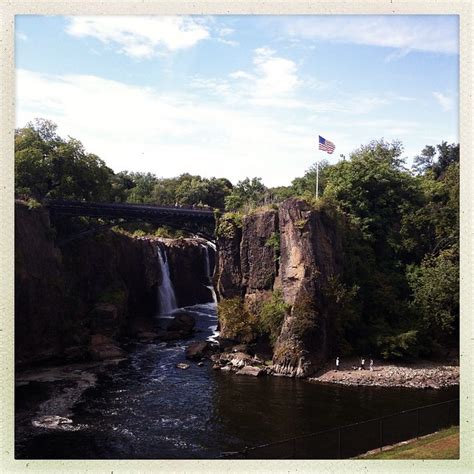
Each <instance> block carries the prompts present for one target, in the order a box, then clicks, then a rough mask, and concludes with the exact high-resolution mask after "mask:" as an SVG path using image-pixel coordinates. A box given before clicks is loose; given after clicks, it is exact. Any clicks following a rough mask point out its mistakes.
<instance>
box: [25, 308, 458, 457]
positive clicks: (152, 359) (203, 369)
mask: <svg viewBox="0 0 474 474" xmlns="http://www.w3.org/2000/svg"><path fill="white" fill-rule="evenodd" d="M186 309H187V310H188V311H190V312H192V313H193V314H194V315H195V317H196V319H197V324H196V329H197V332H196V334H195V336H194V337H193V338H191V339H188V340H185V341H178V342H172V343H136V342H135V343H130V344H129V346H128V350H129V351H130V355H129V357H128V358H127V359H126V360H123V361H121V362H120V363H118V364H115V365H107V366H106V368H105V370H104V368H102V370H101V371H100V373H99V375H98V376H97V381H96V383H95V385H94V386H91V387H90V388H88V389H87V390H85V391H84V392H83V393H82V395H81V396H80V398H79V399H78V400H77V401H75V403H73V405H72V407H71V408H70V409H69V410H68V413H67V415H68V416H69V418H70V421H71V423H69V424H66V425H64V429H51V428H48V427H44V426H41V425H39V426H33V424H32V421H33V420H35V419H37V417H38V414H39V413H40V412H39V408H38V407H42V408H41V410H42V411H41V410H40V411H41V413H42V414H43V415H44V414H45V413H47V414H50V415H55V414H60V415H62V416H63V415H64V414H65V413H60V411H59V408H58V409H57V410H56V412H55V406H56V407H57V406H59V405H60V404H61V403H60V401H61V397H63V398H64V397H67V394H68V391H67V387H68V383H67V382H64V381H63V382H58V381H56V382H54V381H52V380H53V379H51V380H49V381H48V379H47V378H46V379H45V377H43V378H42V379H41V381H38V380H35V379H34V376H32V377H30V379H29V382H28V383H25V382H23V383H21V384H18V387H17V391H16V425H17V429H16V457H17V458H19V459H94V458H95V459H120V458H123V459H168V458H176V459H196V458H216V457H219V456H220V455H221V453H223V452H228V451H234V450H240V449H243V448H244V447H245V446H255V445H259V444H263V443H267V442H271V441H277V440H280V439H284V438H289V437H292V436H298V435H302V434H307V433H312V432H316V431H319V430H323V429H326V428H332V427H335V426H340V425H345V424H348V423H353V422H357V421H362V420H367V419H371V418H376V417H379V416H383V415H387V414H391V413H395V412H399V411H402V410H406V409H409V408H414V407H418V406H423V405H427V404H432V403H437V402H440V401H444V400H448V399H452V398H456V397H458V394H459V391H458V388H457V387H456V388H451V389H446V390H415V389H394V388H390V389H385V388H380V387H346V386H340V385H329V384H328V385H323V384H316V383H312V382H308V381H305V380H296V379H289V378H284V377H258V378H256V377H246V376H236V375H232V374H228V373H221V372H220V371H214V370H212V367H211V363H210V362H209V361H206V362H205V363H204V365H202V366H199V365H198V364H197V363H193V362H187V361H186V360H185V357H184V350H185V348H186V346H187V345H188V344H190V343H191V342H192V341H196V340H202V339H207V338H212V336H213V335H215V327H216V324H217V316H216V306H215V304H214V303H209V304H205V305H196V306H192V307H188V308H186ZM180 362H187V363H189V364H190V367H189V368H188V369H186V370H183V369H179V368H177V367H176V364H177V363H180ZM76 372H80V371H79V370H76ZM20 378H21V377H20ZM48 384H49V385H52V384H56V386H57V390H56V392H58V391H59V396H57V397H56V399H55V403H53V404H52V403H48V400H47V398H48V396H50V395H48V393H49V394H51V390H50V387H49V388H48ZM48 390H49V391H48ZM49 402H51V400H49ZM45 407H47V408H45ZM48 410H49V411H48Z"/></svg>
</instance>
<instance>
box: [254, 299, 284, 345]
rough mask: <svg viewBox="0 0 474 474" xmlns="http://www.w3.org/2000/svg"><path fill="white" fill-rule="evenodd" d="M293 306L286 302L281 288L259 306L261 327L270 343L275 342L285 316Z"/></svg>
mask: <svg viewBox="0 0 474 474" xmlns="http://www.w3.org/2000/svg"><path fill="white" fill-rule="evenodd" d="M290 308H291V306H290V305H288V304H286V303H285V301H284V299H283V294H282V292H281V290H275V291H274V292H273V293H272V296H271V298H270V299H269V300H267V301H264V302H263V303H262V304H261V305H260V308H259V312H258V321H259V328H260V331H261V332H262V333H263V334H267V335H268V337H269V339H270V343H271V344H272V345H274V344H275V342H276V340H277V338H278V336H279V335H280V332H281V327H282V325H283V321H284V319H285V316H286V315H287V314H288V313H289V310H290Z"/></svg>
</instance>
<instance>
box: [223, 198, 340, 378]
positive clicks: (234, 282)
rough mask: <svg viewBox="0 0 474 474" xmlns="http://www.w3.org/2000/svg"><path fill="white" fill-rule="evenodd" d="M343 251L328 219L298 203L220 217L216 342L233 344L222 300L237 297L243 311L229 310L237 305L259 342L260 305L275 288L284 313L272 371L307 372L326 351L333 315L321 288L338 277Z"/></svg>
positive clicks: (313, 367)
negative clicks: (229, 340) (237, 216)
mask: <svg viewBox="0 0 474 474" xmlns="http://www.w3.org/2000/svg"><path fill="white" fill-rule="evenodd" d="M341 254H342V249H341V242H340V238H339V236H338V234H337V232H336V229H335V224H334V222H333V221H332V219H331V218H330V217H329V216H328V215H327V213H326V212H325V211H323V210H317V209H314V208H312V207H311V206H310V205H309V204H307V203H306V202H305V201H302V200H297V199H290V200H287V201H285V202H284V203H282V204H281V205H280V207H279V210H278V211H277V210H274V209H268V210H262V211H259V212H255V213H253V214H251V215H248V216H245V217H244V218H243V219H242V222H239V221H237V220H236V219H235V218H227V219H226V218H224V219H223V220H222V221H221V222H220V223H219V226H218V262H219V264H218V269H217V282H218V285H217V287H218V291H219V296H220V298H221V300H222V302H221V307H222V308H223V311H220V318H221V326H222V328H221V329H222V333H221V335H222V337H223V338H232V339H239V337H238V334H237V337H236V332H235V331H232V330H231V329H230V325H229V324H228V319H229V318H225V317H224V313H225V311H224V309H225V308H227V307H228V306H229V305H226V301H231V299H233V300H232V301H234V300H235V299H236V298H240V300H241V306H238V305H235V304H234V306H233V307H232V310H233V311H234V312H235V311H236V310H238V308H241V311H242V314H244V315H245V316H244V317H246V318H247V320H248V321H247V322H248V325H255V326H256V328H257V330H256V331H254V333H253V334H254V335H255V337H257V336H258V332H259V330H258V328H259V326H261V325H260V324H259V317H261V308H262V302H265V301H269V300H270V298H272V295H273V294H274V293H275V292H277V291H278V294H281V295H282V296H283V300H284V303H285V304H286V305H287V307H288V311H286V313H285V316H284V318H283V323H282V325H281V329H280V328H279V335H278V337H277V339H276V341H275V343H274V348H273V349H274V351H273V372H275V373H279V374H283V375H289V376H295V375H296V376H307V375H310V374H311V373H312V372H313V371H314V370H315V369H316V368H317V367H319V366H321V365H322V364H323V362H324V361H325V360H326V358H327V357H328V355H329V354H330V352H331V324H332V322H331V320H332V318H333V317H334V315H332V314H328V304H327V301H326V288H327V285H328V281H329V279H330V278H331V277H332V276H335V275H337V274H338V273H339V272H340V269H341V262H340V258H341V257H340V256H341ZM236 308H237V309H236ZM221 314H222V315H223V317H221ZM244 322H245V321H239V324H240V325H242V324H244ZM245 334H246V337H247V339H248V334H249V333H248V331H247V332H245ZM245 342H248V340H247V341H245Z"/></svg>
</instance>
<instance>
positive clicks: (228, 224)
mask: <svg viewBox="0 0 474 474" xmlns="http://www.w3.org/2000/svg"><path fill="white" fill-rule="evenodd" d="M242 225H243V215H242V214H240V213H239V212H226V213H225V214H223V215H222V217H220V218H219V219H218V221H217V224H216V236H217V237H226V238H228V239H231V238H232V237H234V235H235V231H236V229H241V228H242Z"/></svg>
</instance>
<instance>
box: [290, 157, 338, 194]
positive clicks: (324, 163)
mask: <svg viewBox="0 0 474 474" xmlns="http://www.w3.org/2000/svg"><path fill="white" fill-rule="evenodd" d="M329 166H330V165H329V161H328V160H321V162H320V163H319V186H318V187H319V195H320V196H321V195H322V194H323V193H324V189H325V187H326V182H327V178H326V172H327V170H328V168H329ZM316 171H317V170H316V164H314V165H312V166H311V167H310V168H309V169H308V170H306V172H305V174H304V176H303V177H301V178H295V179H294V180H293V181H292V182H291V187H292V191H293V195H294V196H301V197H313V196H315V194H316Z"/></svg>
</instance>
